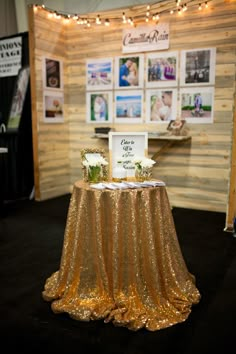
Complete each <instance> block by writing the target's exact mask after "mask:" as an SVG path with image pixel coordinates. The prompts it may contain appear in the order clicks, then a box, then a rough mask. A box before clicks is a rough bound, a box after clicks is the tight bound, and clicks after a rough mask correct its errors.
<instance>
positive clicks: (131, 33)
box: [122, 23, 170, 53]
mask: <svg viewBox="0 0 236 354" xmlns="http://www.w3.org/2000/svg"><path fill="white" fill-rule="evenodd" d="M169 37H170V35H169V24H168V23H161V24H159V25H155V26H142V27H137V28H129V29H128V28H126V29H124V30H123V38H122V51H123V53H134V52H147V51H152V50H164V49H169Z"/></svg>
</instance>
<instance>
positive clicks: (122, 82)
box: [116, 55, 143, 88]
mask: <svg viewBox="0 0 236 354" xmlns="http://www.w3.org/2000/svg"><path fill="white" fill-rule="evenodd" d="M116 60H117V63H116V71H117V75H116V76H117V80H116V87H119V88H134V87H135V88H138V87H142V86H143V56H142V55H141V56H140V55H139V56H137V57H119V58H116Z"/></svg>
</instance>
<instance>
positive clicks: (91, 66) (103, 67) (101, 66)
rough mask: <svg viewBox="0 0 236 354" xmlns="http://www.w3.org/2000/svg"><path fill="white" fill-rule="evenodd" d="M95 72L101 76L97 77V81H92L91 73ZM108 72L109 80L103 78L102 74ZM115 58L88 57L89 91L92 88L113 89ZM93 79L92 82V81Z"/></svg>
mask: <svg viewBox="0 0 236 354" xmlns="http://www.w3.org/2000/svg"><path fill="white" fill-rule="evenodd" d="M92 72H95V73H96V75H97V74H99V75H98V76H99V78H96V80H97V81H96V82H94V83H92V82H93V81H95V80H93V79H92V78H91V75H92V74H91V73H92ZM104 72H105V73H106V74H107V75H108V77H107V81H106V80H104V79H101V74H102V73H104ZM113 77H114V74H113V58H99V59H87V61H86V88H87V90H88V91H89V90H90V91H92V90H111V89H112V88H113ZM90 80H91V82H90Z"/></svg>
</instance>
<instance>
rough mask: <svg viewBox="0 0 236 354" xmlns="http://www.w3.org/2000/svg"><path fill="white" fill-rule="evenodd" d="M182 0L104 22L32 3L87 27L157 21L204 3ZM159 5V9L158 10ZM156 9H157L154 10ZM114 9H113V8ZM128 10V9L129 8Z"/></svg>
mask: <svg viewBox="0 0 236 354" xmlns="http://www.w3.org/2000/svg"><path fill="white" fill-rule="evenodd" d="M210 1H213V0H208V1H205V3H203V4H204V8H205V9H207V8H208V3H209V2H210ZM164 2H165V5H164V6H163V3H164ZM181 2H182V0H173V4H172V5H171V0H170V1H168V2H166V1H165V0H161V1H159V2H157V3H154V4H152V5H151V6H150V5H146V8H145V9H144V11H143V14H140V12H139V14H138V15H137V16H135V17H134V18H131V17H128V19H127V17H126V14H125V12H123V13H122V16H121V18H119V17H114V18H113V17H112V16H110V18H106V19H105V20H104V22H103V21H102V19H101V18H100V15H97V16H96V17H90V19H89V20H88V19H87V18H86V17H83V16H79V15H78V14H69V13H63V12H61V11H55V10H53V9H50V8H47V7H46V6H45V5H38V4H34V5H31V6H33V10H34V12H35V13H36V12H37V11H38V10H39V9H42V10H44V11H47V12H48V18H52V17H54V18H55V19H61V18H62V19H63V22H64V23H65V24H68V23H71V22H72V21H74V22H75V23H77V24H79V25H83V26H86V27H91V25H92V24H97V25H101V24H102V22H103V23H104V25H105V26H110V23H111V22H112V23H115V22H120V23H123V24H127V23H128V24H129V25H130V26H134V23H136V22H140V21H145V22H146V23H148V22H149V21H150V20H152V21H153V22H155V23H157V21H158V20H159V18H160V15H161V14H163V13H169V14H170V15H173V14H174V13H177V14H178V15H182V13H184V12H185V11H186V10H187V9H188V8H189V7H190V6H191V7H195V6H197V8H198V10H202V9H203V7H202V3H198V2H197V0H188V1H187V2H186V3H184V4H181ZM157 7H158V11H157ZM176 7H177V9H176ZM153 10H155V11H153ZM111 11H112V10H111ZM127 11H128V10H127Z"/></svg>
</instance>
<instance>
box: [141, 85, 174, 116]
mask: <svg viewBox="0 0 236 354" xmlns="http://www.w3.org/2000/svg"><path fill="white" fill-rule="evenodd" d="M177 115H178V114H177V89H175V88H170V87H168V88H166V89H160V88H159V89H152V90H146V122H148V123H166V122H167V121H171V120H175V119H176V117H177Z"/></svg>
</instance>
